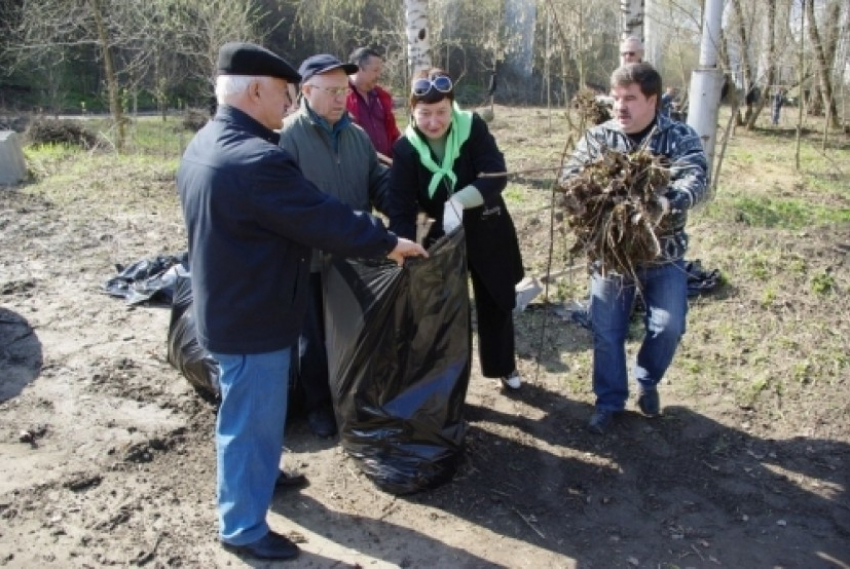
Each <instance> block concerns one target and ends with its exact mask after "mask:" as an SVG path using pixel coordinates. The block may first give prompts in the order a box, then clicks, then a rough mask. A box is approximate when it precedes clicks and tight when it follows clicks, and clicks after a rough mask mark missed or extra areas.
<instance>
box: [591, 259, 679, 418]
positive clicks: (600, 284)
mask: <svg viewBox="0 0 850 569" xmlns="http://www.w3.org/2000/svg"><path fill="white" fill-rule="evenodd" d="M635 276H636V277H637V284H638V286H639V287H640V291H641V295H642V296H643V300H644V303H645V304H646V314H645V316H644V327H645V329H646V335H645V336H644V339H643V343H642V344H641V347H640V350H639V351H638V354H637V361H636V363H635V367H634V376H635V379H636V380H637V382H638V384H639V385H640V387H641V389H644V390H651V389H655V388H656V385H658V383H659V382H660V381H661V379H662V378H663V377H664V373H665V372H666V371H667V368H668V367H669V365H670V362H672V361H673V355H674V354H675V353H676V348H677V347H678V345H679V340H680V339H681V337H682V334H684V333H685V318H686V316H687V312H688V281H687V273H686V271H685V269H684V262H683V261H681V260H679V261H675V262H670V263H665V264H660V265H646V266H642V267H639V268H638V269H637V271H636V275H635ZM635 285H636V283H635V281H634V280H632V279H629V278H625V277H621V276H619V275H609V276H607V277H603V276H602V275H601V274H600V273H599V272H597V271H594V273H593V274H592V276H591V285H590V288H591V299H590V320H591V328H592V330H593V392H594V393H595V394H596V409H598V410H601V411H608V412H619V411H622V410H623V409H624V408H625V405H626V401H627V400H628V397H629V384H628V373H627V371H626V336H627V335H628V331H629V317H630V315H631V312H632V303H633V302H634V298H635V291H636V286H635Z"/></svg>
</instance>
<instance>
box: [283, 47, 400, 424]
mask: <svg viewBox="0 0 850 569" xmlns="http://www.w3.org/2000/svg"><path fill="white" fill-rule="evenodd" d="M355 71H357V67H356V66H355V65H353V64H347V63H342V62H341V61H340V60H339V59H337V58H336V57H334V56H333V55H329V54H318V55H314V56H311V57H308V58H307V59H305V60H304V62H303V63H301V66H300V67H299V69H298V72H299V73H300V74H301V94H302V97H301V106H300V108H299V109H298V111H297V112H296V113H295V114H292V115H290V116H288V117H287V118H286V121H285V122H284V126H283V129H282V130H281V135H280V145H281V147H283V148H285V149H286V150H287V151H288V152H289V153H290V154H291V155H292V156H293V158H294V159H295V162H296V163H297V164H298V166H299V167H300V168H301V172H302V173H303V174H304V177H306V178H307V179H308V180H310V181H311V182H313V183H314V184H315V185H316V186H317V187H318V188H319V189H320V190H322V191H323V192H325V193H326V194H330V195H332V196H334V197H336V198H337V199H339V200H340V201H342V202H343V203H345V204H347V205H349V206H350V207H352V208H353V209H354V210H357V211H363V212H371V211H372V208H373V206H374V207H376V208H378V209H379V210H384V207H383V202H384V199H385V195H386V192H387V186H388V184H389V170H388V169H387V167H386V166H383V165H381V164H380V163H379V162H378V157H377V154H376V153H375V148H374V147H373V146H372V143H371V142H370V141H369V137H368V136H367V134H366V133H365V132H364V131H363V129H361V128H360V127H358V126H357V125H355V124H354V123H352V122H351V119H350V118H349V115H348V113H347V112H346V108H345V102H346V95H347V94H348V75H349V74H350V73H354V72H355ZM321 270H322V253H321V251H314V252H313V259H312V262H311V266H310V287H309V297H310V300H309V302H308V304H307V314H306V317H305V319H304V326H303V328H302V330H301V335H300V338H299V341H298V345H299V349H298V351H299V354H298V355H299V358H298V366H297V368H298V370H297V373H296V377H298V381H300V383H301V386H302V388H303V391H304V395H305V407H306V411H307V421H308V423H309V425H310V429H311V430H312V431H313V433H314V434H315V435H317V436H319V437H321V438H326V437H331V436H333V435H335V434H336V432H337V426H336V420H335V418H334V413H333V406H332V401H331V391H330V384H329V379H330V378H329V375H328V355H327V352H326V350H325V324H324V294H323V292H322V291H323V287H322V273H321Z"/></svg>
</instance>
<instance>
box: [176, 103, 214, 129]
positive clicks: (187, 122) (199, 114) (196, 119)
mask: <svg viewBox="0 0 850 569" xmlns="http://www.w3.org/2000/svg"><path fill="white" fill-rule="evenodd" d="M209 120H210V115H209V114H207V112H206V111H204V110H203V109H192V108H189V109H186V112H185V113H184V114H183V129H184V130H191V131H192V132H198V131H199V130H201V128H202V127H203V126H204V125H205V124H207V121H209Z"/></svg>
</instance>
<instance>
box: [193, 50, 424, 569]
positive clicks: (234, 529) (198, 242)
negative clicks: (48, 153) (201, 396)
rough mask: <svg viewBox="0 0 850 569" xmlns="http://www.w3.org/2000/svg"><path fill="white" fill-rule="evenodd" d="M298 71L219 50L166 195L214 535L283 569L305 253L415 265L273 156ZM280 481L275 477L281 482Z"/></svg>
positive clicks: (373, 227) (417, 250)
mask: <svg viewBox="0 0 850 569" xmlns="http://www.w3.org/2000/svg"><path fill="white" fill-rule="evenodd" d="M300 79H301V77H300V75H299V74H298V72H296V71H295V70H294V69H293V68H292V66H290V65H289V64H288V63H287V62H286V61H284V60H283V59H281V58H280V57H278V56H277V55H275V54H274V53H272V52H271V51H269V50H267V49H265V48H263V47H260V46H258V45H253V44H249V43H229V44H226V45H224V46H222V47H221V49H220V51H219V57H218V77H217V80H216V98H217V101H218V104H219V106H218V111H217V113H216V115H215V117H214V118H213V120H211V121H210V122H209V123H207V125H206V126H204V128H202V129H201V130H200V131H199V132H198V134H197V135H195V137H194V138H193V139H192V141H191V142H190V143H189V146H188V147H187V148H186V152H185V153H184V155H183V159H182V161H181V164H180V168H179V170H178V172H177V186H178V189H179V192H180V202H181V205H182V208H183V216H184V219H185V222H186V228H187V233H188V240H189V263H190V266H191V270H192V294H193V298H194V302H193V310H194V315H195V322H196V325H197V336H198V341H199V342H200V344H201V345H202V346H203V347H204V348H206V349H207V350H208V351H209V352H210V353H211V354H212V355H213V357H215V359H216V360H217V361H218V363H219V366H220V367H221V373H220V382H221V405H220V407H219V412H218V418H217V422H216V455H217V471H218V475H217V492H216V496H217V502H218V514H219V523H220V528H219V536H220V539H221V542H222V544H223V545H224V546H225V547H226V548H228V549H230V550H233V551H236V552H239V553H246V554H249V555H252V556H255V557H260V558H265V559H291V558H294V557H296V556H297V555H298V547H297V546H296V545H295V544H293V543H292V542H291V541H289V540H288V539H287V538H286V537H284V536H282V535H280V534H278V533H275V532H273V531H271V530H270V529H269V526H268V524H267V522H266V512H267V511H268V507H269V505H270V503H271V499H272V494H273V492H274V488H275V485H276V482H277V481H278V480H279V477H280V475H281V473H280V466H279V465H280V457H281V450H282V448H283V427H284V423H285V421H286V405H287V391H288V377H289V367H290V361H291V348H292V346H293V345H294V343H295V342H296V341H297V338H298V332H299V329H300V326H301V323H302V321H303V320H304V311H305V305H306V301H307V280H308V275H309V268H310V250H311V249H313V248H317V249H322V250H324V251H329V252H333V253H335V254H338V255H343V256H357V257H378V256H384V255H386V256H387V257H389V258H390V259H393V260H394V261H396V262H397V263H399V264H402V263H403V262H404V259H405V257H408V256H416V255H425V251H424V250H423V249H422V248H421V247H419V246H418V245H416V244H415V243H412V242H411V241H408V240H405V239H400V238H398V237H396V236H395V235H393V234H392V233H390V232H388V231H387V230H386V229H385V228H384V227H383V225H381V223H380V222H379V221H377V220H376V219H375V218H373V217H371V216H369V215H366V214H363V213H355V212H353V211H352V210H351V208H349V207H348V206H346V205H344V204H343V203H342V202H340V201H338V200H337V199H335V198H333V197H331V196H330V195H328V194H325V193H323V192H321V191H319V190H318V189H317V188H316V187H315V186H314V185H313V184H311V183H310V182H308V181H307V180H306V179H305V178H304V176H303V175H302V174H301V171H300V170H299V168H298V166H297V164H296V163H295V161H294V160H293V158H292V156H291V155H290V154H289V153H288V152H287V151H286V150H284V149H282V148H280V147H279V146H278V135H277V134H276V133H275V131H274V129H278V128H280V127H281V124H282V121H283V117H284V114H285V113H286V111H287V109H288V108H289V107H290V106H291V105H292V101H291V100H290V98H289V94H288V90H287V87H288V85H289V83H297V82H298V81H299V80H300ZM284 480H285V479H284Z"/></svg>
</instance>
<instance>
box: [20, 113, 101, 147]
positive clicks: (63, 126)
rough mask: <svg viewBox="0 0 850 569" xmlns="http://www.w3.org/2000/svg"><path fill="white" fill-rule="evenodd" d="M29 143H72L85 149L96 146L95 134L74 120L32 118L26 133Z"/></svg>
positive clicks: (96, 138)
mask: <svg viewBox="0 0 850 569" xmlns="http://www.w3.org/2000/svg"><path fill="white" fill-rule="evenodd" d="M26 138H27V142H28V143H29V144H33V145H38V144H72V145H75V146H81V147H83V148H85V149H89V148H94V147H95V146H97V143H98V137H97V134H95V133H94V132H92V131H90V130H89V129H87V128H86V127H85V126H84V125H83V124H82V123H81V122H79V121H74V120H58V119H46V118H36V119H33V121H32V123H31V124H30V126H29V128H28V129H27V133H26Z"/></svg>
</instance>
